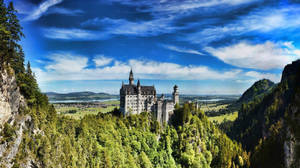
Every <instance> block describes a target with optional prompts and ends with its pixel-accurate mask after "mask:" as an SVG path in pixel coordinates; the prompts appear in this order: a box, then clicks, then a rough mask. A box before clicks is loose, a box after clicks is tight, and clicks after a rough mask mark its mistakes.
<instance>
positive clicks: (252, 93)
mask: <svg viewBox="0 0 300 168" xmlns="http://www.w3.org/2000/svg"><path fill="white" fill-rule="evenodd" d="M274 85H275V83H274V82H272V81H270V80H268V79H262V80H259V81H257V82H255V83H254V84H253V85H252V86H251V87H250V88H249V89H247V90H246V91H245V92H244V94H243V95H242V96H241V97H240V99H239V100H238V101H237V102H238V103H248V102H249V101H251V100H253V99H254V98H255V97H259V96H263V95H264V94H265V93H267V92H268V91H270V90H271V88H272V87H273V86H274Z"/></svg>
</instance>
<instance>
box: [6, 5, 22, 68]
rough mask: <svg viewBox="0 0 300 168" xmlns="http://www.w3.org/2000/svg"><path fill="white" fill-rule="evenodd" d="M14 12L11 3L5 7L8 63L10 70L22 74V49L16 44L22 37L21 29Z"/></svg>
mask: <svg viewBox="0 0 300 168" xmlns="http://www.w3.org/2000/svg"><path fill="white" fill-rule="evenodd" d="M16 12H17V11H16V10H15V8H14V5H13V3H12V2H10V3H9V5H8V7H7V19H8V24H7V30H8V31H9V32H10V38H9V41H8V62H9V63H10V64H11V66H12V68H13V69H14V70H15V72H16V73H17V74H18V73H20V72H24V64H23V62H24V53H23V50H22V47H21V45H20V44H18V42H19V41H20V40H21V38H22V37H24V34H23V33H22V27H21V25H20V23H19V20H18V18H17V16H16Z"/></svg>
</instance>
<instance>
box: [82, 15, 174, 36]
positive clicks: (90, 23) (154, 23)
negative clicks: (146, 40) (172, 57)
mask: <svg viewBox="0 0 300 168" xmlns="http://www.w3.org/2000/svg"><path fill="white" fill-rule="evenodd" d="M172 20H173V17H172V16H169V17H165V18H159V19H154V20H150V21H137V22H132V21H128V20H126V19H111V18H103V19H99V18H94V19H89V20H87V21H85V22H83V23H82V24H81V26H83V27H96V28H101V29H105V30H104V31H103V32H104V33H106V34H113V35H133V36H142V37H144V36H156V35H159V34H164V33H172V32H174V31H175V30H178V29H180V28H178V27H175V26H172Z"/></svg>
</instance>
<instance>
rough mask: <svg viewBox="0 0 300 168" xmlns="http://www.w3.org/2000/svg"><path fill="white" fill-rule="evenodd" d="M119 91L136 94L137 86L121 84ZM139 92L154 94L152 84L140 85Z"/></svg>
mask: <svg viewBox="0 0 300 168" xmlns="http://www.w3.org/2000/svg"><path fill="white" fill-rule="evenodd" d="M120 91H121V92H123V93H124V94H127V95H136V94H138V87H137V85H123V86H122V88H121V90H120ZM140 93H141V94H142V95H154V94H156V90H155V87H154V86H141V90H140Z"/></svg>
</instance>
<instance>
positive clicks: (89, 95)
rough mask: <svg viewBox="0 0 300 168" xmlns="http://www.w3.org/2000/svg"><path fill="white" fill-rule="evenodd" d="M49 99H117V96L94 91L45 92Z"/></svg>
mask: <svg viewBox="0 0 300 168" xmlns="http://www.w3.org/2000/svg"><path fill="white" fill-rule="evenodd" d="M45 94H46V95H47V97H48V98H49V100H50V101H58V100H101V99H117V98H118V97H119V96H117V95H111V94H108V93H94V92H71V93H56V92H46V93H45Z"/></svg>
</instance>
